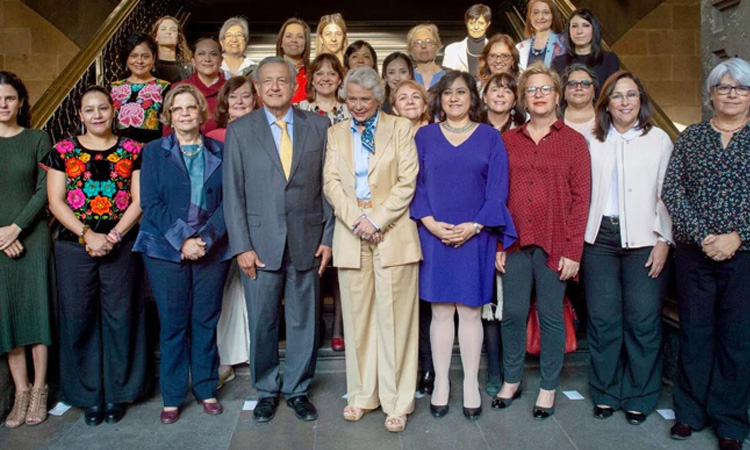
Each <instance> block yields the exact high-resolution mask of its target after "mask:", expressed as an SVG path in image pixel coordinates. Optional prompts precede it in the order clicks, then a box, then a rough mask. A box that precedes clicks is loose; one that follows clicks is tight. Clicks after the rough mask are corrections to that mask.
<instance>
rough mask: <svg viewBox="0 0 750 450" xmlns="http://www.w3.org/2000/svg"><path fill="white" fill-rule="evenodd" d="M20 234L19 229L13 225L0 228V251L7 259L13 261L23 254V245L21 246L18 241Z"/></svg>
mask: <svg viewBox="0 0 750 450" xmlns="http://www.w3.org/2000/svg"><path fill="white" fill-rule="evenodd" d="M20 234H21V227H19V226H18V225H16V224H15V223H12V224H10V225H8V226H5V227H0V250H2V251H3V253H5V254H6V255H7V256H8V258H11V259H15V258H18V257H19V256H21V253H23V250H24V249H23V245H22V244H21V241H19V240H18V236H19V235H20Z"/></svg>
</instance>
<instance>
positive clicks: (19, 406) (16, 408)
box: [5, 386, 31, 428]
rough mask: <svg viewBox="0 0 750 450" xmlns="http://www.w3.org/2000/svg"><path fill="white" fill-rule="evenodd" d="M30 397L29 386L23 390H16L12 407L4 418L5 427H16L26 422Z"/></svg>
mask: <svg viewBox="0 0 750 450" xmlns="http://www.w3.org/2000/svg"><path fill="white" fill-rule="evenodd" d="M30 399H31V386H29V389H27V390H25V391H16V399H15V401H14V402H13V409H12V410H11V411H10V414H9V415H8V418H7V419H5V426H6V427H7V428H17V427H20V426H21V425H23V424H24V423H25V422H26V412H27V411H28V410H29V400H30Z"/></svg>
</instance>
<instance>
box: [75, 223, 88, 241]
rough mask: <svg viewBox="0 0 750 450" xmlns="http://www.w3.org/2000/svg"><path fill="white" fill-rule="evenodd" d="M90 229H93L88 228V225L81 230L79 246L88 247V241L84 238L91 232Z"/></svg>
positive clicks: (84, 225)
mask: <svg viewBox="0 0 750 450" xmlns="http://www.w3.org/2000/svg"><path fill="white" fill-rule="evenodd" d="M90 229H91V227H90V226H88V225H87V224H83V228H82V229H81V232H80V233H78V243H79V244H81V245H86V239H85V238H84V236H86V232H87V231H89V230H90Z"/></svg>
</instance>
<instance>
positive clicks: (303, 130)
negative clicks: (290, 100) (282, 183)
mask: <svg viewBox="0 0 750 450" xmlns="http://www.w3.org/2000/svg"><path fill="white" fill-rule="evenodd" d="M293 112H294V131H293V132H292V133H294V141H293V143H294V145H293V148H294V151H293V152H292V168H291V170H290V171H289V180H291V179H292V178H293V177H294V174H295V172H297V168H298V167H299V163H300V161H302V154H303V153H304V152H305V149H306V148H307V145H306V143H307V134H308V126H307V120H306V119H305V115H304V114H302V113H300V112H299V111H298V110H297V109H296V108H294V107H293ZM279 161H281V160H279ZM279 165H281V162H279ZM287 182H288V181H287Z"/></svg>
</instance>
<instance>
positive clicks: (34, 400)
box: [26, 385, 49, 425]
mask: <svg viewBox="0 0 750 450" xmlns="http://www.w3.org/2000/svg"><path fill="white" fill-rule="evenodd" d="M48 392H49V389H48V388H47V386H46V385H45V386H44V387H43V388H35V387H32V388H31V401H30V402H29V410H28V411H27V412H26V425H39V424H40V423H42V422H44V421H45V420H46V419H47V393H48Z"/></svg>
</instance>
